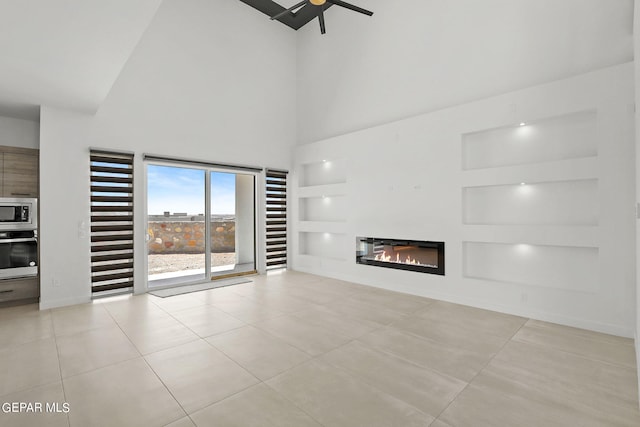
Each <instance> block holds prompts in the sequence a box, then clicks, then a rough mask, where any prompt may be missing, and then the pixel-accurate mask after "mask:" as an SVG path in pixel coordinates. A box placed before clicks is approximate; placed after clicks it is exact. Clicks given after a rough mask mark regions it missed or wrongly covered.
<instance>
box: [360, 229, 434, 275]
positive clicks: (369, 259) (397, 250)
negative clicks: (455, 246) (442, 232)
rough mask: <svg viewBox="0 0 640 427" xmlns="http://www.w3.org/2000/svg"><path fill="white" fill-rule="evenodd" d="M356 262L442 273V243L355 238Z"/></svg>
mask: <svg viewBox="0 0 640 427" xmlns="http://www.w3.org/2000/svg"><path fill="white" fill-rule="evenodd" d="M356 244H357V248H356V262H357V263H358V264H365V265H374V266H378V267H386V268H396V269H401V270H410V271H418V272H423V273H431V274H439V275H444V242H428V241H418V240H399V239H380V238H373V237H358V238H357V241H356Z"/></svg>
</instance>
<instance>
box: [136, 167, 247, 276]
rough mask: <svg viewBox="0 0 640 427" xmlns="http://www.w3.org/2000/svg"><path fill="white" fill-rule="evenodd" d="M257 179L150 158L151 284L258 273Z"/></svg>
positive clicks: (149, 251) (148, 198)
mask: <svg viewBox="0 0 640 427" xmlns="http://www.w3.org/2000/svg"><path fill="white" fill-rule="evenodd" d="M255 183H256V175H255V174H252V173H239V172H230V171H223V170H217V169H214V168H204V167H198V166H193V167H191V166H190V165H189V166H182V165H180V166H174V165H165V164H155V163H148V164H147V221H148V229H147V233H148V270H147V271H148V277H147V279H148V285H149V287H158V286H162V287H164V286H172V285H180V284H186V283H198V282H202V281H206V280H209V279H218V278H223V277H229V276H234V275H239V274H248V273H254V272H255V270H256V268H255V265H256V264H255V255H256V254H255V218H256V216H255V208H256V203H255V197H256V195H255V194H256V193H255ZM207 254H208V256H207Z"/></svg>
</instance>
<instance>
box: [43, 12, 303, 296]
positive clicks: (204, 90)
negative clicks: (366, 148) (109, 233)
mask: <svg viewBox="0 0 640 427" xmlns="http://www.w3.org/2000/svg"><path fill="white" fill-rule="evenodd" d="M256 34H259V35H260V36H259V37H256ZM295 42H296V39H295V32H293V31H291V30H290V29H288V28H286V27H284V26H281V25H274V23H273V22H271V21H269V20H268V19H265V17H264V15H262V14H260V13H259V12H257V11H255V10H254V9H252V8H250V7H248V6H247V5H245V4H243V3H241V2H238V1H210V0H180V1H178V0H166V1H164V2H163V4H162V5H161V7H160V8H159V10H158V12H157V15H156V17H155V18H154V20H153V22H152V23H151V25H150V27H149V28H148V30H147V32H146V33H145V34H144V36H143V37H142V39H141V41H140V43H139V45H138V46H137V48H136V49H135V51H134V53H133V55H132V56H131V58H130V59H129V61H128V63H127V65H126V66H125V68H124V69H123V71H122V73H121V75H120V77H119V78H118V80H117V81H116V83H115V85H114V87H113V88H112V90H111V92H110V94H109V96H108V97H107V99H106V101H105V102H104V104H103V105H102V107H101V108H100V110H99V111H98V113H97V114H96V115H95V116H89V115H81V114H77V113H73V112H68V111H62V110H59V109H55V108H51V107H46V106H45V107H43V108H42V113H41V144H40V149H41V151H40V156H41V157H40V165H41V172H40V177H41V183H40V188H41V203H40V205H41V216H42V220H41V303H40V305H41V307H43V308H47V307H54V306H61V305H67V304H74V303H80V302H86V301H88V300H89V298H90V280H89V277H90V272H89V247H90V243H89V240H88V239H89V237H88V236H87V235H86V234H87V233H86V232H85V233H82V232H81V230H79V227H80V225H84V226H85V227H86V226H87V224H88V222H89V158H88V153H89V147H93V148H102V149H114V150H124V151H130V152H135V154H136V160H135V168H136V171H135V176H134V179H135V194H134V198H135V215H136V220H135V239H136V242H137V244H136V248H135V255H136V264H135V279H136V290H137V291H138V292H139V291H143V290H144V282H145V268H144V266H145V264H144V262H145V259H146V250H145V245H144V244H142V243H141V242H144V237H145V229H144V228H145V227H144V224H145V222H144V217H145V215H146V213H145V210H144V203H145V200H144V185H145V175H144V167H143V163H142V160H141V158H142V154H143V153H151V154H156V155H166V156H175V157H181V158H187V159H198V160H204V161H215V162H224V163H234V164H246V165H256V166H269V167H273V168H281V169H288V168H289V166H290V162H291V148H292V146H293V145H294V144H295V129H294V128H292V126H290V120H292V119H291V118H293V117H295V87H294V85H292V83H291V82H294V81H295V69H296V68H295ZM54 283H59V286H54Z"/></svg>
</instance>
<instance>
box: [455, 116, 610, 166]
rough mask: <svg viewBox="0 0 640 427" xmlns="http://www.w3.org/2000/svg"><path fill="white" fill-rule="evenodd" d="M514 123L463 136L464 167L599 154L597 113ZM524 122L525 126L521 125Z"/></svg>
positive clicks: (544, 160)
mask: <svg viewBox="0 0 640 427" xmlns="http://www.w3.org/2000/svg"><path fill="white" fill-rule="evenodd" d="M520 120H522V122H520V123H513V124H512V125H510V126H505V127H501V128H497V129H489V130H482V131H478V132H473V133H468V134H464V135H463V136H462V169H463V170H472V169H483V168H495V167H504V166H513V165H524V164H532V163H542V162H551V161H557V160H565V159H575V158H582V157H593V156H597V155H598V144H597V132H598V127H597V112H596V111H583V112H578V113H573V114H567V115H563V116H557V117H552V118H548V119H543V120H534V121H530V122H529V121H527V119H526V117H523V118H521V119H520ZM521 123H522V125H521Z"/></svg>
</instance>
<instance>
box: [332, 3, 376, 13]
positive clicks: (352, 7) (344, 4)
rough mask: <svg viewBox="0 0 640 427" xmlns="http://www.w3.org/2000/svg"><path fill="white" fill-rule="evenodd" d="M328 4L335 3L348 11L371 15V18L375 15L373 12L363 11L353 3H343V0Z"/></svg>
mask: <svg viewBox="0 0 640 427" xmlns="http://www.w3.org/2000/svg"><path fill="white" fill-rule="evenodd" d="M327 3H333V4H335V5H336V6H341V7H344V8H346V9H349V10H353V11H354V12H360V13H363V14H365V15H369V16H371V15H373V12H371V11H370V10H367V9H363V8H361V7H358V6H354V5H352V4H351V3H346V2H343V1H341V0H327Z"/></svg>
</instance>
